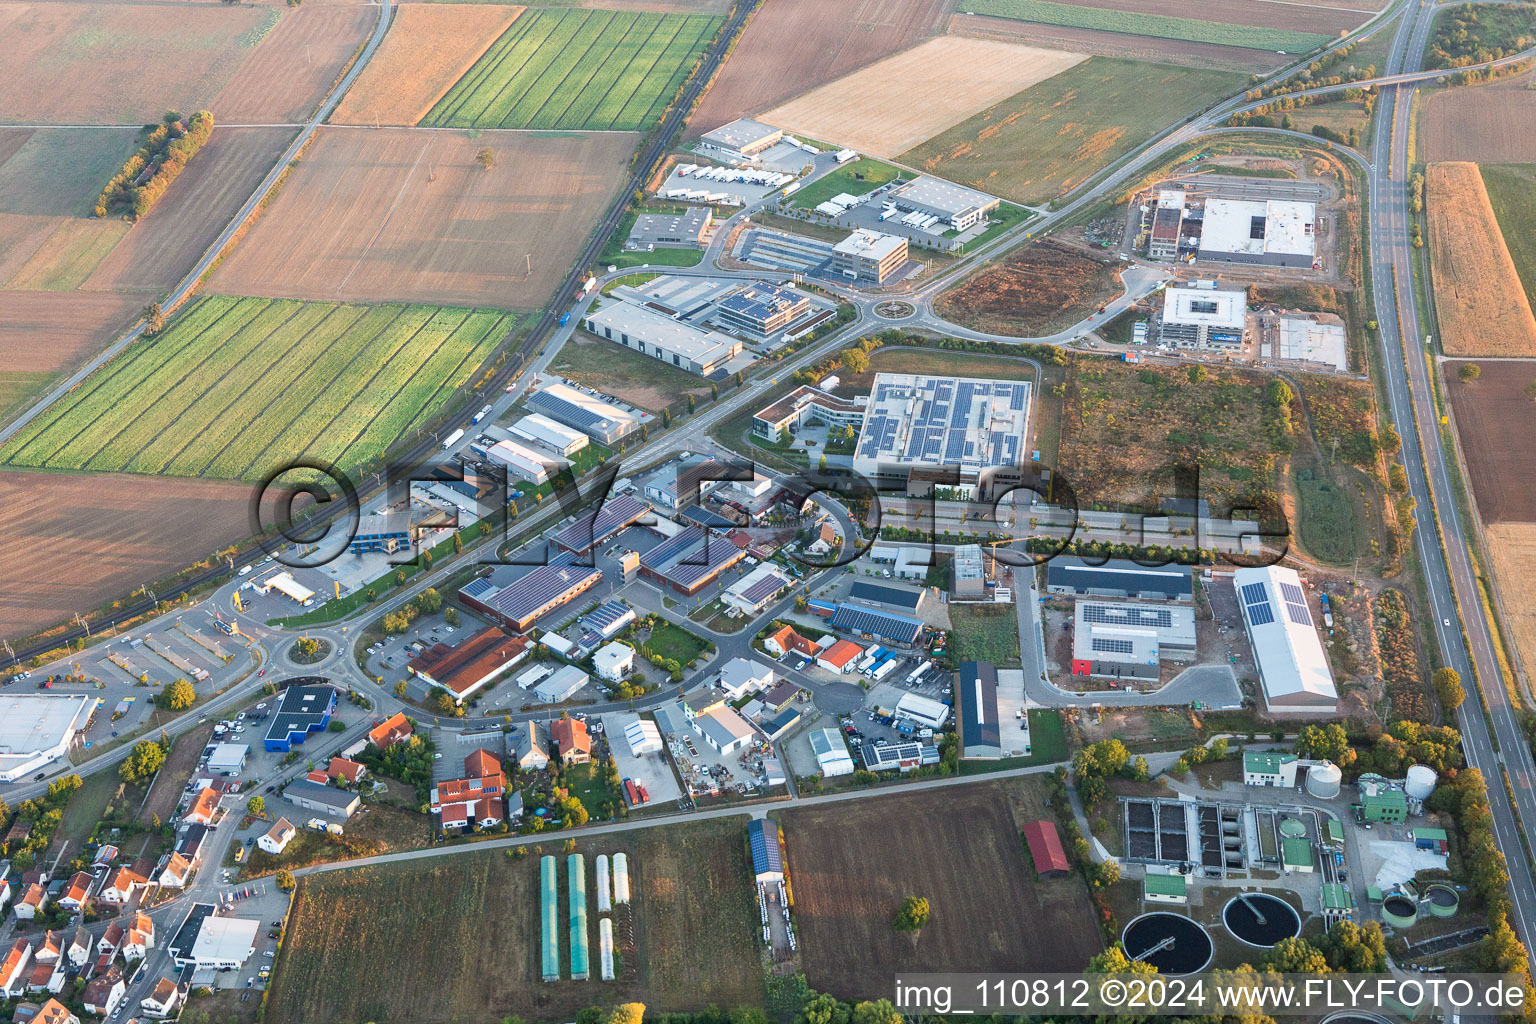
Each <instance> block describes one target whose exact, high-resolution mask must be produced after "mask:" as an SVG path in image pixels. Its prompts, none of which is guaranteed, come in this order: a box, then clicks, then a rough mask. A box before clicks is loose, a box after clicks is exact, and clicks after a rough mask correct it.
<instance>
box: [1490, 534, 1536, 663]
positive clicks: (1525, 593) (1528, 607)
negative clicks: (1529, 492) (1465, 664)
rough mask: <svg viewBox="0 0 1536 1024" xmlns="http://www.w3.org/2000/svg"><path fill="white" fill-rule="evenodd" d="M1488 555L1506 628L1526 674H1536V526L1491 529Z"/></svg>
mask: <svg viewBox="0 0 1536 1024" xmlns="http://www.w3.org/2000/svg"><path fill="white" fill-rule="evenodd" d="M1487 534H1488V556H1489V561H1491V562H1492V563H1493V565H1492V568H1493V582H1494V586H1496V587H1498V590H1499V597H1500V599H1501V601H1502V602H1503V605H1504V611H1506V612H1507V613H1508V614H1507V615H1506V616H1505V619H1504V625H1505V628H1506V629H1507V630H1508V632H1509V639H1510V641H1511V642H1512V643H1513V645H1514V648H1515V651H1516V653H1517V655H1518V656H1519V658H1520V663H1521V665H1522V666H1524V668H1525V671H1526V673H1527V674H1528V675H1529V674H1536V603H1532V602H1531V600H1530V597H1529V595H1530V586H1531V574H1532V573H1536V523H1498V524H1495V525H1493V526H1490V527H1488V529H1487Z"/></svg>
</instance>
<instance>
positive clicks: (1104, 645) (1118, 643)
mask: <svg viewBox="0 0 1536 1024" xmlns="http://www.w3.org/2000/svg"><path fill="white" fill-rule="evenodd" d="M1091 645H1092V647H1093V649H1094V650H1095V651H1098V652H1099V653H1100V654H1135V653H1136V645H1135V644H1134V643H1132V642H1131V641H1129V640H1122V639H1119V638H1117V637H1112V636H1096V637H1093V638H1092V640H1091Z"/></svg>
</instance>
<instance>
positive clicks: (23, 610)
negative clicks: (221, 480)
mask: <svg viewBox="0 0 1536 1024" xmlns="http://www.w3.org/2000/svg"><path fill="white" fill-rule="evenodd" d="M250 500H251V491H250V488H249V487H246V486H242V485H237V484H213V483H209V482H208V481H204V480H198V481H191V480H157V479H152V478H145V477H141V476H108V475H103V474H92V475H88V476H86V475H82V476H68V475H63V474H58V473H6V472H0V526H3V528H4V530H5V535H6V538H7V544H8V545H9V547H10V550H12V551H16V552H25V554H26V557H24V558H5V559H0V635H4V636H8V637H20V636H27V635H29V634H31V633H34V632H37V631H38V630H41V629H44V628H46V627H48V626H51V625H53V624H54V623H57V622H62V621H63V620H65V619H67V618H69V617H70V616H72V615H74V614H75V613H76V612H83V611H87V610H89V609H91V608H95V607H97V606H98V605H101V604H103V603H105V602H108V601H112V600H114V599H116V598H119V597H121V596H123V595H125V594H127V593H128V591H130V590H132V589H133V588H134V587H137V586H140V585H141V584H143V583H144V581H145V580H154V579H159V578H160V577H162V576H165V575H168V574H169V573H171V572H174V571H176V570H178V569H180V568H182V567H183V566H185V565H187V564H188V563H190V562H192V561H194V560H196V559H198V558H201V557H204V556H205V555H207V554H209V553H211V552H213V551H215V550H217V549H218V548H220V547H223V546H225V545H228V544H230V543H232V542H234V541H236V540H239V539H240V538H242V537H245V536H247V535H248V534H249V533H250V526H249V523H248V521H247V517H248V514H249V505H250ZM39 565H47V566H48V567H49V569H48V572H46V573H40V572H38V571H37V567H38V566H39Z"/></svg>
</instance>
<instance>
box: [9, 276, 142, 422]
mask: <svg viewBox="0 0 1536 1024" xmlns="http://www.w3.org/2000/svg"><path fill="white" fill-rule="evenodd" d="M142 306H143V300H142V298H141V297H139V296H131V295H89V294H83V293H80V292H0V309H3V310H4V313H3V315H0V417H9V416H10V415H11V414H12V413H14V412H17V411H19V410H20V408H21V407H22V406H23V405H24V404H25V403H26V401H27V400H28V399H30V398H34V397H36V396H37V395H38V394H39V393H41V392H42V391H43V390H44V389H45V388H46V387H47V386H48V385H49V384H51V383H52V382H53V381H54V380H55V379H56V378H57V377H59V376H61V375H62V374H65V373H67V372H69V371H71V370H73V369H74V368H75V367H77V366H79V365H80V364H81V363H83V362H85V361H86V360H87V359H89V358H91V357H92V356H94V355H95V354H96V353H98V352H100V351H101V350H102V349H104V348H106V347H107V344H108V343H109V342H110V341H111V340H112V339H113V337H115V336H116V335H117V333H118V332H119V331H121V330H122V329H123V328H124V327H127V326H128V325H129V324H131V323H132V322H133V321H134V320H135V319H137V318H138V315H139V310H140V308H141V307H142Z"/></svg>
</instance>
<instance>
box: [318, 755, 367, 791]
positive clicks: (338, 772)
mask: <svg viewBox="0 0 1536 1024" xmlns="http://www.w3.org/2000/svg"><path fill="white" fill-rule="evenodd" d="M367 774H368V769H367V768H365V767H363V766H362V765H361V764H359V763H358V762H356V761H352V760H349V759H347V758H345V757H333V758H331V764H330V767H328V768H326V770H325V775H326V778H328V779H332V780H335V779H340V780H342V781H343V782H345V783H346V784H347V785H349V786H355V785H357V783H358V781H359V780H360V779H362V777H363V776H364V775H367Z"/></svg>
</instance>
